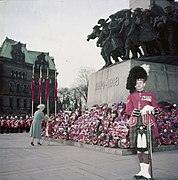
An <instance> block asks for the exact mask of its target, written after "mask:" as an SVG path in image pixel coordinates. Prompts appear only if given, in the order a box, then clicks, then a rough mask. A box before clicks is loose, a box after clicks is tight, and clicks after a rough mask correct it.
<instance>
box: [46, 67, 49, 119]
mask: <svg viewBox="0 0 178 180" xmlns="http://www.w3.org/2000/svg"><path fill="white" fill-rule="evenodd" d="M47 81H49V68H47ZM47 83H48V85H47V87H46V91H47V97H46V101H47V115H48V116H49V82H47Z"/></svg>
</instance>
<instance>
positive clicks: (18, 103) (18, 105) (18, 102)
mask: <svg viewBox="0 0 178 180" xmlns="http://www.w3.org/2000/svg"><path fill="white" fill-rule="evenodd" d="M17 108H20V99H19V98H18V99H17Z"/></svg>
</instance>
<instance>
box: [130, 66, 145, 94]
mask: <svg viewBox="0 0 178 180" xmlns="http://www.w3.org/2000/svg"><path fill="white" fill-rule="evenodd" d="M147 75H148V74H147V72H146V71H145V69H144V68H143V67H141V66H134V67H133V68H132V69H131V70H130V71H129V75H128V77H127V84H126V89H128V90H129V91H130V93H133V92H134V91H135V85H136V80H137V79H143V80H144V81H146V80H147Z"/></svg>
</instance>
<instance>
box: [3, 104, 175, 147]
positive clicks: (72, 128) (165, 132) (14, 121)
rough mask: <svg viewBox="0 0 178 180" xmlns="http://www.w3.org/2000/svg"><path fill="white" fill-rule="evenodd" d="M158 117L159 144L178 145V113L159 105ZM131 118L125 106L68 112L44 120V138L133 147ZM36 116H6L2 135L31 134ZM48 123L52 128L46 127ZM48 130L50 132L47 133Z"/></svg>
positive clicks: (172, 108) (113, 105) (107, 106)
mask: <svg viewBox="0 0 178 180" xmlns="http://www.w3.org/2000/svg"><path fill="white" fill-rule="evenodd" d="M159 107H160V112H159V114H158V116H157V119H156V121H157V125H158V130H159V139H157V141H158V143H159V145H161V144H163V145H169V144H177V142H178V110H177V109H176V106H174V105H161V104H160V105H159ZM128 120H129V118H128V116H127V115H126V114H125V103H123V102H120V103H114V104H112V105H108V104H103V105H96V106H94V107H92V108H91V109H90V110H84V111H77V110H76V111H75V112H72V111H68V110H64V111H62V112H60V113H58V114H57V115H56V116H55V115H51V116H50V121H49V122H48V123H47V121H45V120H43V121H42V136H47V135H48V136H49V137H51V138H56V139H58V138H60V139H64V140H71V141H77V142H81V143H86V144H91V145H99V146H104V147H111V148H113V147H114V148H116V147H120V148H129V147H130V145H129V125H128ZM32 121H33V117H31V116H26V117H18V116H4V117H1V121H0V133H1V134H3V133H23V132H29V130H30V126H31V124H32ZM47 124H48V126H47V127H48V128H47V127H46V125H47ZM46 128H47V129H48V133H46V132H47V131H46Z"/></svg>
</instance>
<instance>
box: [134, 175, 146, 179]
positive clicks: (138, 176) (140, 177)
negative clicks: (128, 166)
mask: <svg viewBox="0 0 178 180" xmlns="http://www.w3.org/2000/svg"><path fill="white" fill-rule="evenodd" d="M134 178H135V179H144V177H143V176H140V175H135V176H134Z"/></svg>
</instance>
